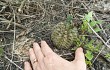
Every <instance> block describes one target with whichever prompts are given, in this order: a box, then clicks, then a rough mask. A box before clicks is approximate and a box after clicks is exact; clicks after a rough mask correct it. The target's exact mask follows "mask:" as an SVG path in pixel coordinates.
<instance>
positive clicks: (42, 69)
mask: <svg viewBox="0 0 110 70" xmlns="http://www.w3.org/2000/svg"><path fill="white" fill-rule="evenodd" d="M33 49H34V52H35V55H36V57H37V59H38V66H39V67H40V70H45V65H44V61H43V59H44V55H43V54H42V51H41V48H40V46H39V45H38V43H34V44H33Z"/></svg>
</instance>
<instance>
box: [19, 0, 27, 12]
mask: <svg viewBox="0 0 110 70" xmlns="http://www.w3.org/2000/svg"><path fill="white" fill-rule="evenodd" d="M25 2H26V0H23V1H22V3H21V5H20V7H19V8H18V11H19V12H21V11H22V8H23V6H24V4H25Z"/></svg>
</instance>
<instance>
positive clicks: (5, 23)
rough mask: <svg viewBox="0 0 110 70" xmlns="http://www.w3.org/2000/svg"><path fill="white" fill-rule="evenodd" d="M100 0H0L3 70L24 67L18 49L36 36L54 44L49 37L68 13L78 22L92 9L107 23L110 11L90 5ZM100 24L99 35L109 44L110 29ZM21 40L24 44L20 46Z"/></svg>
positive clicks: (66, 53) (68, 54) (96, 15)
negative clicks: (100, 30)
mask: <svg viewBox="0 0 110 70" xmlns="http://www.w3.org/2000/svg"><path fill="white" fill-rule="evenodd" d="M99 1H100V0H99ZM97 2H98V1H97V0H93V1H92V0H90V1H88V0H84V1H80V0H78V1H77V0H38V1H37V0H0V44H1V46H0V47H2V48H4V55H3V57H1V59H0V70H23V66H22V64H23V59H21V54H20V53H19V54H17V53H16V52H15V50H16V48H19V47H20V48H22V47H24V45H26V46H27V45H28V46H31V44H30V42H33V39H35V40H36V41H37V42H40V41H41V40H46V41H47V42H48V43H49V45H50V46H53V44H52V41H51V38H50V35H51V32H52V28H53V26H55V25H56V24H57V23H59V22H61V21H65V20H66V17H67V15H68V14H72V15H73V17H74V19H73V22H74V23H76V24H78V25H79V24H81V18H82V16H83V15H84V14H85V13H87V12H88V11H91V10H93V11H94V18H95V19H96V20H98V19H101V20H103V21H105V24H106V25H108V24H109V23H110V21H109V20H110V19H109V18H108V17H110V16H108V17H106V15H107V14H109V13H108V12H104V11H103V10H96V9H95V10H94V8H91V7H92V6H93V5H95V3H97ZM100 16H101V17H100ZM99 27H101V28H102V30H103V31H102V33H100V36H101V37H102V38H103V40H104V41H105V42H107V43H108V42H109V40H110V32H109V30H110V29H109V28H106V26H105V25H99ZM107 27H108V26H107ZM103 34H104V35H103ZM23 38H24V40H22V39H23ZM31 39H32V40H31ZM19 41H21V42H24V41H25V43H21V42H19ZM27 42H28V43H27ZM18 43H21V45H20V46H19V47H18V45H17V44H18ZM26 43H27V44H26ZM107 45H108V44H107ZM108 46H110V45H108ZM51 48H52V49H53V50H54V51H55V52H57V53H58V54H59V55H61V56H62V57H65V58H66V59H73V58H71V57H72V53H71V51H69V50H68V51H67V52H65V50H63V51H62V50H58V49H56V48H55V47H51ZM20 50H21V49H20ZM101 51H103V50H101ZM99 55H100V54H99ZM99 55H98V56H99ZM68 56H69V57H68ZM70 56H71V57H70Z"/></svg>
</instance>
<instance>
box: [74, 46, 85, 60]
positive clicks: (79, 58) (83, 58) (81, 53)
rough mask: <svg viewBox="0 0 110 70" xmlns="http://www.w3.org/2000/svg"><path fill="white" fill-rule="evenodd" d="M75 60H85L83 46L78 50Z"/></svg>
mask: <svg viewBox="0 0 110 70" xmlns="http://www.w3.org/2000/svg"><path fill="white" fill-rule="evenodd" d="M74 61H81V62H85V56H84V53H83V49H82V48H81V47H80V48H78V49H77V50H76V52H75V60H74Z"/></svg>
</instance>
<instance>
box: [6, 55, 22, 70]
mask: <svg viewBox="0 0 110 70" xmlns="http://www.w3.org/2000/svg"><path fill="white" fill-rule="evenodd" d="M5 58H6V59H7V60H8V61H10V63H12V64H14V65H15V66H16V67H18V68H19V69H20V70H23V69H22V68H21V67H19V66H18V65H17V64H16V63H14V62H13V61H12V60H11V59H9V58H8V57H7V56H5Z"/></svg>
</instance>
